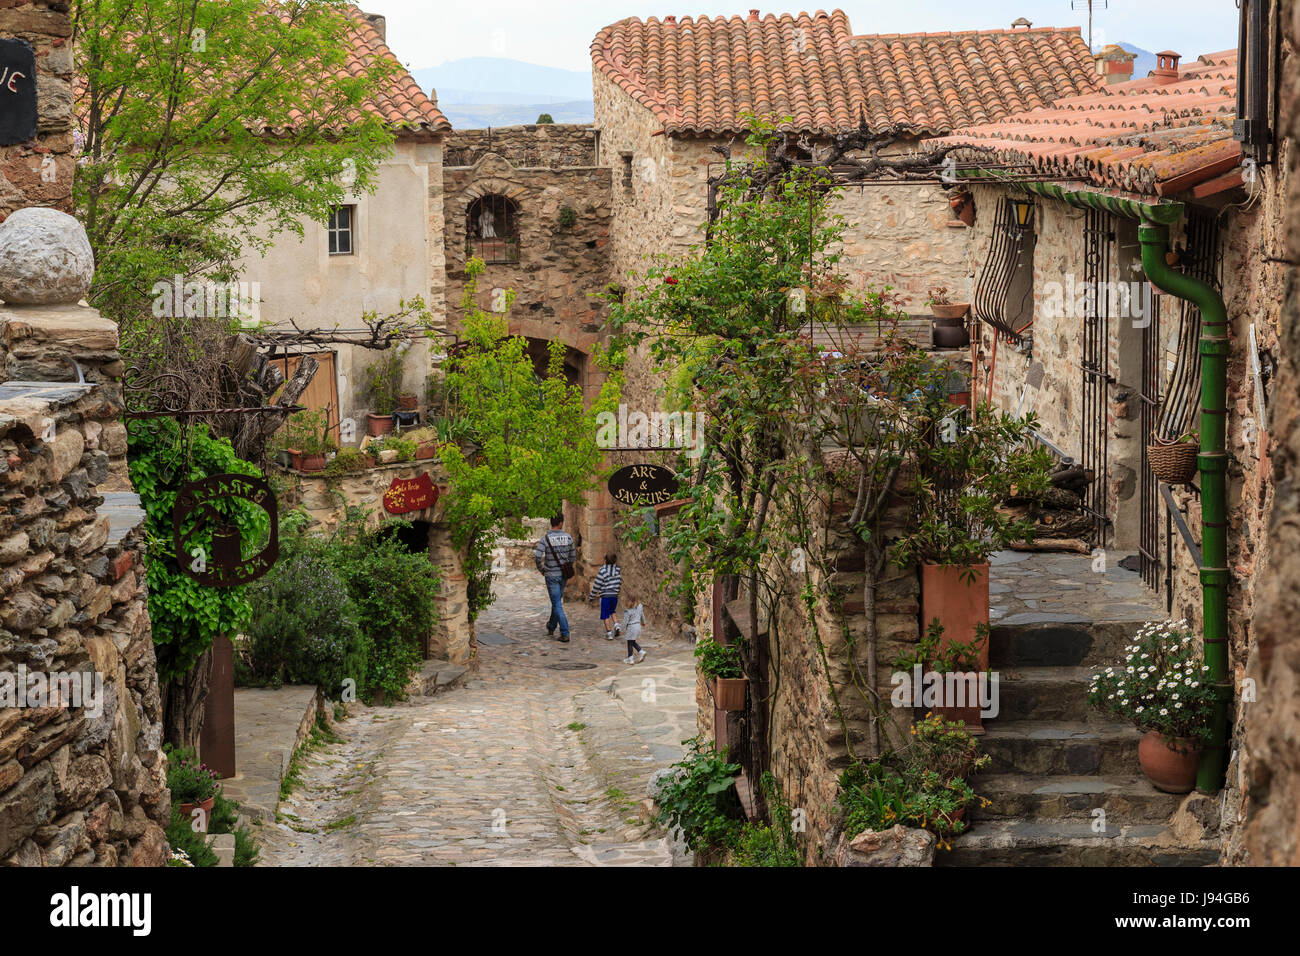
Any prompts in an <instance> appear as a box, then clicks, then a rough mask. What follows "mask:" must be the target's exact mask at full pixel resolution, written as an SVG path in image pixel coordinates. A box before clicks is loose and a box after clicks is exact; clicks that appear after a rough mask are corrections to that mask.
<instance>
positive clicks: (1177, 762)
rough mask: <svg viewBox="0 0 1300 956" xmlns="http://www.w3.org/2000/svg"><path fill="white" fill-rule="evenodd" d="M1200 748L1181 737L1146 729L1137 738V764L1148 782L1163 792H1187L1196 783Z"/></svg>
mask: <svg viewBox="0 0 1300 956" xmlns="http://www.w3.org/2000/svg"><path fill="white" fill-rule="evenodd" d="M1200 759H1201V751H1200V748H1198V747H1197V746H1196V744H1195V743H1193V742H1192V741H1190V740H1188V739H1187V738H1185V737H1166V736H1165V735H1164V734H1162V733H1160V732H1159V731H1158V730H1149V731H1147V732H1146V733H1145V734H1143V735H1142V739H1141V740H1139V741H1138V763H1140V764H1141V765H1142V772H1143V773H1144V774H1146V776H1147V779H1148V780H1150V781H1151V785H1152V786H1153V787H1155V788H1156V789H1157V790H1163V791H1164V792H1165V793H1190V792H1191V790H1192V788H1193V787H1195V786H1196V765H1197V764H1198V763H1199V762H1200Z"/></svg>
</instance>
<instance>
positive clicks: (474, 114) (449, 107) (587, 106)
mask: <svg viewBox="0 0 1300 956" xmlns="http://www.w3.org/2000/svg"><path fill="white" fill-rule="evenodd" d="M438 108H439V109H440V110H442V111H443V113H445V114H446V115H447V119H449V120H450V121H451V125H452V128H453V129H483V128H485V127H488V126H492V127H497V126H523V125H526V124H528V123H536V122H537V117H538V116H539V115H540V114H542V113H550V114H551V119H553V120H555V122H557V123H593V122H595V119H596V114H595V108H594V106H593V105H592V102H591V100H576V101H571V102H567V103H531V104H509V103H506V104H502V103H496V104H492V103H485V104H473V103H445V102H443V100H442V94H439V99H438Z"/></svg>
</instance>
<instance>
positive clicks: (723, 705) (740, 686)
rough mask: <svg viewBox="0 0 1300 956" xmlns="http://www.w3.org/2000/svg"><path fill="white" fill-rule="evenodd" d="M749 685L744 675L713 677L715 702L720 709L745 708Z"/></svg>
mask: <svg viewBox="0 0 1300 956" xmlns="http://www.w3.org/2000/svg"><path fill="white" fill-rule="evenodd" d="M748 685H749V681H748V679H747V678H744V677H715V678H713V703H714V704H715V705H716V706H717V708H718V710H744V709H745V688H746V687H747V686H748Z"/></svg>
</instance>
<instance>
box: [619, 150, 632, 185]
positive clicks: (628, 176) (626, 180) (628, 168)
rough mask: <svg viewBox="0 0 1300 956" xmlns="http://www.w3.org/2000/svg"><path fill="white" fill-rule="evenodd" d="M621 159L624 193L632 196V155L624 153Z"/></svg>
mask: <svg viewBox="0 0 1300 956" xmlns="http://www.w3.org/2000/svg"><path fill="white" fill-rule="evenodd" d="M620 158H621V159H622V160H623V192H625V193H627V194H628V195H629V196H630V195H632V154H631V153H623V154H622V155H621V157H620Z"/></svg>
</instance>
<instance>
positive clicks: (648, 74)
mask: <svg viewBox="0 0 1300 956" xmlns="http://www.w3.org/2000/svg"><path fill="white" fill-rule="evenodd" d="M591 56H592V63H593V65H594V67H595V69H596V70H598V71H599V72H600V73H602V74H603V75H604V76H606V77H608V78H609V79H610V80H612V81H613V82H615V83H617V84H618V86H619V87H620V88H621V89H623V90H625V91H626V92H627V93H628V95H629V96H631V97H632V98H633V99H635V100H636V101H637V102H639V103H641V104H642V105H643V106H645V107H646V108H647V109H649V110H650V111H652V112H653V113H654V114H655V116H656V118H657V119H658V120H659V122H660V123H662V124H663V127H664V129H665V130H666V131H667V132H669V133H681V134H704V135H708V134H722V133H733V132H738V131H741V130H743V129H744V128H745V123H744V121H743V119H742V117H743V115H744V114H745V113H755V114H757V115H760V116H766V117H769V118H777V119H779V118H781V117H785V116H790V117H793V121H792V122H791V123H787V124H784V125H783V127H782V128H783V129H792V130H800V131H810V132H831V131H834V130H840V129H845V128H848V127H854V126H857V125H858V123H859V120H860V119H861V118H865V119H866V122H867V124H868V126H870V127H871V129H873V130H876V131H886V130H891V129H895V128H897V127H899V126H902V125H909V126H913V127H916V128H917V130H918V132H920V133H924V134H929V135H935V134H943V133H948V132H951V131H952V130H953V129H954V128H955V127H958V126H964V125H968V124H973V123H987V122H991V121H994V120H997V119H1000V118H1001V117H1003V116H1006V115H1007V114H1009V113H1012V112H1015V111H1018V110H1027V109H1034V108H1036V107H1044V106H1047V105H1048V104H1050V103H1052V102H1053V101H1055V100H1057V99H1059V98H1060V97H1062V96H1072V95H1077V94H1081V93H1093V92H1096V91H1098V90H1099V89H1100V87H1101V82H1100V80H1099V78H1098V77H1097V76H1096V74H1095V71H1094V68H1093V63H1092V56H1091V54H1089V52H1088V46H1087V44H1086V43H1085V42H1084V41H1083V38H1082V37H1081V36H1080V35H1079V29H1078V28H1077V27H1071V28H1068V29H1063V30H1057V29H1053V28H1051V27H1047V28H1039V29H1031V30H993V31H970V32H964V33H914V34H906V33H904V34H898V33H894V34H881V35H878V36H855V35H854V34H853V31H852V30H851V29H850V26H849V18H848V16H847V15H846V14H845V13H844V12H843V11H842V10H836V11H834V12H833V13H829V14H828V13H825V12H822V11H818V12H817V13H816V14H813V15H811V16H810V15H809V14H807V13H800V14H798V15H797V16H794V15H791V14H788V13H785V14H779V15H777V14H767V15H766V16H763V17H761V18H760V17H756V16H751V17H749V18H744V17H739V16H733V17H731V18H730V19H727V18H724V17H715V18H713V19H709V18H707V17H700V18H691V17H682V18H680V19H677V18H673V17H669V18H665V19H663V20H661V19H659V18H657V17H650V18H649V19H648V20H644V21H642V20H639V19H636V18H629V19H626V20H620V21H619V22H618V23H615V24H612V25H611V26H608V27H606V28H605V29H603V30H601V31H600V33H598V34H597V35H596V39H595V40H594V41H593V42H592V45H591Z"/></svg>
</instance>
